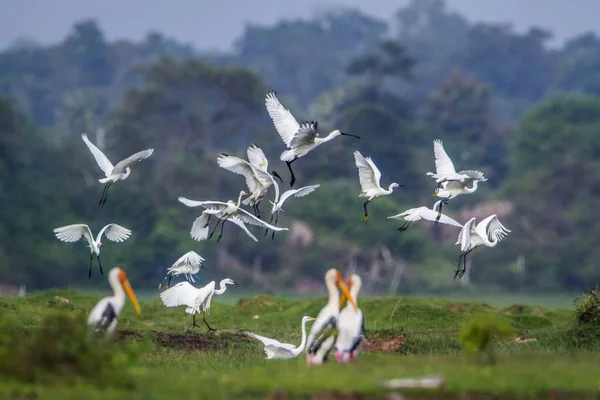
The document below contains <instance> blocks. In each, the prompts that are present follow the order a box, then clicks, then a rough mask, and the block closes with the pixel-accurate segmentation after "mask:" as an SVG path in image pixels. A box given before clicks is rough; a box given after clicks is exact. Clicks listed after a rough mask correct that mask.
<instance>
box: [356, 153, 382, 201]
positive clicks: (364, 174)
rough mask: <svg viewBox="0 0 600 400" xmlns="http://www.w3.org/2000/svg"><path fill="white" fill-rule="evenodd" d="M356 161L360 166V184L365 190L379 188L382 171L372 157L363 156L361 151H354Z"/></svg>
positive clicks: (358, 166) (357, 165)
mask: <svg viewBox="0 0 600 400" xmlns="http://www.w3.org/2000/svg"><path fill="white" fill-rule="evenodd" d="M354 161H355V162H356V167H357V168H358V179H359V180H360V186H361V188H362V190H363V192H366V191H369V190H373V189H379V188H380V187H381V186H379V180H380V179H381V172H379V169H378V168H377V166H376V165H375V163H374V162H373V161H372V160H371V157H367V158H365V157H363V155H362V154H360V152H359V151H355V152H354Z"/></svg>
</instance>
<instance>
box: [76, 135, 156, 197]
mask: <svg viewBox="0 0 600 400" xmlns="http://www.w3.org/2000/svg"><path fill="white" fill-rule="evenodd" d="M81 138H82V139H83V141H84V142H85V144H86V145H87V147H88V148H89V149H90V151H91V152H92V155H93V156H94V158H95V159H96V162H97V163H98V166H99V167H100V169H101V170H102V171H103V172H104V174H105V175H106V178H102V179H98V181H100V183H106V185H105V186H104V190H103V191H102V197H101V198H100V201H99V202H98V205H99V206H103V205H104V203H106V200H107V198H108V188H109V187H111V185H112V184H113V183H115V182H117V181H123V180H125V179H127V178H128V177H129V174H130V173H131V169H130V166H131V165H133V164H135V163H137V162H138V161H141V160H143V159H145V158H148V157H150V156H151V155H152V153H153V152H154V149H147V150H142V151H140V152H137V153H135V154H133V155H131V156H129V157H127V158H126V159H124V160H121V161H119V162H118V163H117V165H115V166H113V165H112V163H111V162H110V161H109V160H108V158H107V157H106V156H105V155H104V153H103V152H102V151H101V150H100V149H99V148H97V147H96V146H94V144H93V143H92V142H90V140H89V139H88V137H87V134H85V133H82V134H81Z"/></svg>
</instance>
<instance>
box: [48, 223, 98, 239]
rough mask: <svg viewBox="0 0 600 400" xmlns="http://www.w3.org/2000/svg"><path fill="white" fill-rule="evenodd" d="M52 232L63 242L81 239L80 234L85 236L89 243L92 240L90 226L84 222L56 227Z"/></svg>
mask: <svg viewBox="0 0 600 400" xmlns="http://www.w3.org/2000/svg"><path fill="white" fill-rule="evenodd" d="M54 233H55V235H56V237H57V238H58V239H59V240H62V241H63V242H76V241H78V240H79V239H81V237H82V236H85V238H86V240H87V241H88V242H89V243H92V242H93V241H94V238H93V237H92V231H90V227H89V226H87V225H86V224H73V225H67V226H61V227H60V228H56V229H55V230H54Z"/></svg>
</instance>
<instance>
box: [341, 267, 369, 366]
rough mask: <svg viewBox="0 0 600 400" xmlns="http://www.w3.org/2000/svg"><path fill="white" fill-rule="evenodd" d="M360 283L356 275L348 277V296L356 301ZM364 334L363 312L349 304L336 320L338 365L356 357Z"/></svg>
mask: <svg viewBox="0 0 600 400" xmlns="http://www.w3.org/2000/svg"><path fill="white" fill-rule="evenodd" d="M361 285H362V281H361V279H360V277H359V276H358V275H356V274H352V275H350V277H348V287H349V288H350V296H352V298H353V299H354V301H355V302H356V301H357V297H358V292H359V291H360V286H361ZM345 301H346V297H345V296H342V298H341V300H340V307H342V306H343V305H344V302H345ZM364 332H365V320H364V316H363V312H362V310H361V309H360V308H356V307H354V306H352V305H351V304H348V305H346V307H344V308H343V309H342V311H340V316H339V318H338V336H337V339H336V341H335V358H336V360H337V362H338V363H340V364H346V363H348V362H350V361H353V360H355V359H356V357H358V353H359V352H360V349H361V346H362V342H363V339H364Z"/></svg>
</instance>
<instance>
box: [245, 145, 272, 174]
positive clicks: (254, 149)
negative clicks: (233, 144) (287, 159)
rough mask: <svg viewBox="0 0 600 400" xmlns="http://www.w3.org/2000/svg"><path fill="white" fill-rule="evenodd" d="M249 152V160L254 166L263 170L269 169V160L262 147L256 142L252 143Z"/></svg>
mask: <svg viewBox="0 0 600 400" xmlns="http://www.w3.org/2000/svg"><path fill="white" fill-rule="evenodd" d="M247 153H248V161H250V164H252V166H253V167H254V168H257V169H262V170H263V171H266V170H267V169H269V160H267V157H266V156H265V153H263V151H262V149H261V148H260V147H258V146H257V145H256V143H252V144H251V145H250V146H249V147H248V151H247Z"/></svg>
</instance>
